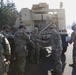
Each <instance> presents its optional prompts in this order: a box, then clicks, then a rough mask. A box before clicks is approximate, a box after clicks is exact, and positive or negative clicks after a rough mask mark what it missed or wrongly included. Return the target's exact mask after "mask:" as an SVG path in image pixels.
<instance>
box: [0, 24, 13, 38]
mask: <svg viewBox="0 0 76 75" xmlns="http://www.w3.org/2000/svg"><path fill="white" fill-rule="evenodd" d="M10 29H11V28H10V27H9V26H8V25H6V26H3V28H2V31H1V32H0V33H1V34H3V35H4V36H5V37H7V39H8V38H13V35H12V34H11V31H10Z"/></svg>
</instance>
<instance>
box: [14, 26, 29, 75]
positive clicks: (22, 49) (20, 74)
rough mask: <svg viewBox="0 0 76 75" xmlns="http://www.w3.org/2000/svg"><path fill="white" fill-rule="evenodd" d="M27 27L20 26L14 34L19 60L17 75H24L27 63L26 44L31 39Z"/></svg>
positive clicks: (17, 59) (17, 58)
mask: <svg viewBox="0 0 76 75" xmlns="http://www.w3.org/2000/svg"><path fill="white" fill-rule="evenodd" d="M25 29H26V28H25V27H24V26H23V25H20V26H19V30H18V31H16V33H15V35H14V43H15V51H16V61H17V75H24V72H25V63H26V56H27V50H26V44H27V41H29V36H28V35H27V34H26V33H25Z"/></svg>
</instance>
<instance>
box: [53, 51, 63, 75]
mask: <svg viewBox="0 0 76 75" xmlns="http://www.w3.org/2000/svg"><path fill="white" fill-rule="evenodd" d="M61 54H62V50H59V51H55V50H52V57H53V61H54V68H53V71H55V72H56V73H57V74H58V75H60V74H62V62H61Z"/></svg>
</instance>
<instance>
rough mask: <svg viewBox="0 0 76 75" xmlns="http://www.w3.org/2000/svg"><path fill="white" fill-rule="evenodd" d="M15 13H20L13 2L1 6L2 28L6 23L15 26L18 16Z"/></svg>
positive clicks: (0, 20)
mask: <svg viewBox="0 0 76 75" xmlns="http://www.w3.org/2000/svg"><path fill="white" fill-rule="evenodd" d="M15 13H16V14H18V12H17V10H16V8H15V5H14V4H13V3H9V4H7V5H5V4H4V6H3V8H0V28H2V26H3V25H6V24H8V25H10V26H13V25H14V23H15V20H16V18H17V16H16V15H15Z"/></svg>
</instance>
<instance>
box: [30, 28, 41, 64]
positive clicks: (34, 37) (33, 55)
mask: <svg viewBox="0 0 76 75" xmlns="http://www.w3.org/2000/svg"><path fill="white" fill-rule="evenodd" d="M38 34H39V33H38V29H36V28H35V30H34V32H33V33H32V35H31V40H32V41H33V42H34V48H33V49H32V51H31V60H32V61H34V58H35V59H36V63H39V51H40V45H39V43H38V41H37V40H38V39H39V35H38Z"/></svg>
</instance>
